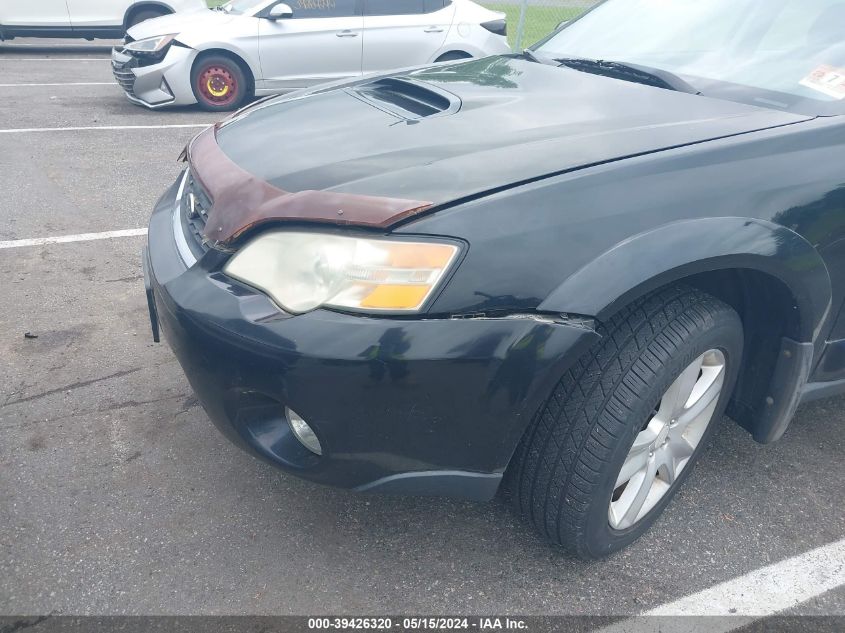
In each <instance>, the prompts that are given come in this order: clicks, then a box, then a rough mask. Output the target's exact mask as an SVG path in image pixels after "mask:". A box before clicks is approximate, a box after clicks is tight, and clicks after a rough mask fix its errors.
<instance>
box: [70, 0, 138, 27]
mask: <svg viewBox="0 0 845 633" xmlns="http://www.w3.org/2000/svg"><path fill="white" fill-rule="evenodd" d="M133 2H134V0H109V2H103V0H67V7H68V11H69V12H70V20H71V24H72V25H73V28H74V29H78V28H86V27H104V26H122V25H123V18H124V16H125V15H126V11H127V10H128V9H129V8H131V7H132V4H133Z"/></svg>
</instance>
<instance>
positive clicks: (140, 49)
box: [123, 33, 178, 54]
mask: <svg viewBox="0 0 845 633" xmlns="http://www.w3.org/2000/svg"><path fill="white" fill-rule="evenodd" d="M176 35H178V34H177V33H174V34H173V35H157V36H156V37H147V38H145V39H143V40H135V41H134V42H130V43H129V44H127V45H126V46H124V47H123V49H124V50H127V51H129V52H131V53H147V54H150V53H152V54H155V53H160V52H161V51H163V50H164V49H165V48H167V47H168V46H170V43H171V42H172V41H173V40H174V39H175V38H176Z"/></svg>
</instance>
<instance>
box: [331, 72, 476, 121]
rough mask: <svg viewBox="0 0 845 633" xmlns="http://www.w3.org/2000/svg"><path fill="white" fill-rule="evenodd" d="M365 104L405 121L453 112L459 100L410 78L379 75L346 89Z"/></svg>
mask: <svg viewBox="0 0 845 633" xmlns="http://www.w3.org/2000/svg"><path fill="white" fill-rule="evenodd" d="M346 92H347V93H348V94H350V95H351V96H353V97H355V98H356V99H360V100H361V101H364V102H365V103H368V104H369V105H371V106H373V107H375V108H378V109H379V110H381V111H383V112H387V113H388V114H391V115H393V116H395V117H397V118H399V119H404V120H406V121H419V120H420V119H425V118H428V117H432V116H444V115H447V114H454V113H456V112H457V111H458V110H460V109H461V100H460V99H459V98H458V97H457V96H456V95H453V94H452V93H451V92H447V91H446V90H442V89H440V88H437V87H435V86H432V85H431V84H428V83H425V82H421V81H415V80H412V79H406V78H402V79H399V78H397V77H383V78H381V79H378V80H376V81H372V82H369V83H365V84H360V85H357V86H355V87H353V88H348V89H347V90H346Z"/></svg>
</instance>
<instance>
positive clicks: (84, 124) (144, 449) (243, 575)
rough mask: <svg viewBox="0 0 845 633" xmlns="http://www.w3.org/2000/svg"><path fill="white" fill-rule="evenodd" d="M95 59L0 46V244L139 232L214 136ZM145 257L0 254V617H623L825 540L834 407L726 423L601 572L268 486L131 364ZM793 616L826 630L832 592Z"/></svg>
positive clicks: (161, 363)
mask: <svg viewBox="0 0 845 633" xmlns="http://www.w3.org/2000/svg"><path fill="white" fill-rule="evenodd" d="M108 54H109V50H108V46H107V45H105V44H101V43H98V44H96V45H91V44H88V43H84V42H83V43H76V42H66V41H61V42H58V43H57V42H50V41H46V40H29V41H15V42H12V43H8V44H5V45H0V192H2V194H3V195H2V196H0V220H2V221H0V242H4V243H9V242H13V241H16V240H26V239H36V238H45V237H56V236H65V235H76V234H83V233H94V232H105V231H122V230H127V229H139V228H143V227H144V226H145V225H146V222H147V218H148V215H149V212H150V210H151V208H152V206H153V204H154V202H155V200H156V199H157V197H158V195H159V194H160V193H161V192H162V191H164V189H165V188H166V187H168V186H169V185H170V184H171V183H172V182H173V180H174V179H175V178H176V175H177V174H178V172H179V170H180V165H179V164H178V163H177V162H176V158H177V156H178V154H179V152H180V151H181V149H182V148H183V146H184V145H185V143H186V142H187V141H188V140H189V139H190V138H191V137H192V136H193V135H194V134H196V133H197V132H198V131H199V130H200V129H201V127H202V126H203V125H206V124H209V123H212V122H213V121H214V120H215V117H214V116H213V115H209V114H207V113H203V112H200V111H197V110H192V109H181V110H176V111H165V112H150V111H147V110H143V109H140V108H138V107H136V106H133V105H131V104H130V103H128V102H127V101H126V100H125V98H124V97H123V94H122V93H121V91H120V90H119V89H118V87H117V86H116V85H115V84H114V83H113V80H112V78H111V74H110V67H109V62H108ZM129 126H131V127H129ZM142 243H143V237H142V236H129V237H118V238H113V239H103V240H96V241H79V242H72V243H60V244H35V245H27V246H14V247H6V248H2V249H0V298H2V300H1V301H0V359H2V362H0V614H6V615H9V614H45V613H62V614H253V613H254V614H308V615H316V614H325V613H347V614H372V613H425V614H429V613H457V612H460V613H500V614H504V613H511V614H601V615H609V614H614V615H627V614H635V613H640V612H643V611H647V610H649V609H652V608H655V607H658V606H659V605H663V604H665V603H669V602H672V601H675V600H677V599H679V598H681V597H683V596H686V595H689V594H694V593H696V592H700V591H702V590H705V589H707V588H708V587H711V586H713V585H715V584H718V583H722V582H724V581H728V580H731V579H733V578H736V577H741V576H743V575H745V574H747V573H749V572H752V571H753V570H756V569H759V568H761V567H764V566H767V565H770V564H773V563H776V562H778V561H782V560H784V559H788V558H790V557H794V556H797V555H800V554H802V553H804V552H807V551H808V550H812V549H814V548H817V547H819V546H822V545H825V544H829V543H833V542H836V541H840V540H842V539H843V538H845V503H843V501H845V399H834V400H828V401H824V402H819V403H814V404H811V405H807V406H804V407H802V408H801V409H800V411H799V414H798V416H797V419H796V420H795V422H794V423H793V426H792V428H791V429H790V431H789V432H788V434H787V436H786V437H785V438H784V439H783V440H782V441H781V442H780V443H778V444H775V445H772V446H760V445H757V444H755V443H754V442H753V441H752V440H751V438H750V436H748V435H747V434H746V433H744V432H743V431H741V430H740V429H739V428H738V427H736V425H734V424H733V423H732V422H731V421H730V420H727V419H726V420H723V423H722V425H721V428H720V431H719V433H718V436H717V438H716V440H715V443H714V444H713V446H712V447H711V448H710V450H709V452H708V454H707V455H706V456H705V458H704V459H703V460H702V463H701V465H700V466H699V467H698V468H697V470H696V472H695V473H694V475H693V477H692V478H691V479H690V482H689V484H688V485H687V487H686V488H685V489H684V490H683V491H682V492H681V493H680V494H679V496H678V498H677V499H676V500H675V502H674V503H673V504H672V506H671V507H670V509H669V511H668V512H667V513H666V515H665V516H664V517H663V518H662V519H661V520H660V521H659V522H658V524H657V525H656V527H655V529H653V530H652V531H651V532H650V533H649V534H648V535H647V536H646V537H645V538H643V539H642V540H640V541H639V542H638V543H636V544H635V545H634V546H633V547H631V548H629V549H628V550H626V551H624V552H622V553H620V554H617V555H616V556H614V557H612V558H610V559H608V560H605V561H600V562H592V563H584V562H580V561H576V560H573V559H571V558H568V557H567V556H565V555H564V554H562V553H560V552H559V551H557V550H555V549H554V548H552V547H550V546H548V545H547V544H545V543H544V542H543V541H542V540H541V539H540V538H539V537H537V536H535V535H534V534H533V532H531V530H530V528H529V527H528V526H527V525H524V524H523V523H522V522H521V521H520V520H518V519H517V518H515V517H514V515H513V514H512V513H511V512H510V511H509V509H508V508H507V506H506V504H505V503H504V502H503V501H501V500H497V501H494V502H493V503H490V504H486V505H476V504H471V503H463V502H455V501H449V500H442V499H426V498H395V497H388V496H375V495H373V496H367V495H359V494H353V493H349V492H344V491H338V490H332V489H328V488H323V487H319V486H317V485H314V484H310V483H306V482H303V481H300V480H297V479H295V478H293V477H291V476H289V475H286V474H283V473H279V472H277V471H275V470H273V469H272V468H271V467H269V466H267V465H265V464H263V463H259V462H258V461H256V460H254V459H252V458H251V457H249V456H247V455H246V454H244V453H242V452H241V451H239V450H238V449H237V448H235V447H233V446H232V445H230V444H229V443H228V442H227V441H226V440H225V439H224V438H223V437H222V436H221V435H219V434H218V432H217V431H216V430H215V429H214V428H213V427H212V425H211V423H210V422H209V421H208V419H207V417H206V416H205V414H204V412H203V410H202V408H201V407H199V406H198V404H197V402H196V400H195V399H194V397H193V396H192V394H191V390H190V388H189V386H188V384H187V382H186V380H185V378H184V377H183V375H182V372H181V370H180V368H179V366H178V364H177V363H176V361H175V359H174V357H173V355H172V354H171V353H170V350H169V349H168V348H167V346H166V345H164V344H161V345H156V344H154V343H153V342H152V341H151V336H150V328H149V322H148V316H147V308H146V303H145V298H144V291H143V282H142V276H141V264H140V249H141V246H142ZM27 332H29V333H31V334H33V335H36V336H37V338H25V336H24V335H25V333H27ZM839 564H840V565H841V563H839ZM785 591H788V588H787V589H785ZM791 612H792V613H798V614H800V613H806V614H841V615H845V588H843V586H841V585H840V586H839V587H838V588H834V589H832V590H829V591H825V592H822V593H820V594H819V595H817V596H814V597H813V599H812V600H810V601H809V602H806V603H804V604H802V605H800V606H797V607H795V608H793V609H792V611H791Z"/></svg>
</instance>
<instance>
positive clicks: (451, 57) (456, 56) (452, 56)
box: [434, 51, 472, 64]
mask: <svg viewBox="0 0 845 633" xmlns="http://www.w3.org/2000/svg"><path fill="white" fill-rule="evenodd" d="M461 59H472V55H470V54H469V53H464V52H462V51H449V52H448V53H443V54H442V55H441V56H440V57H438V58H437V59H435V60H434V63H435V64H439V63H440V62H456V61H458V60H461Z"/></svg>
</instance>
